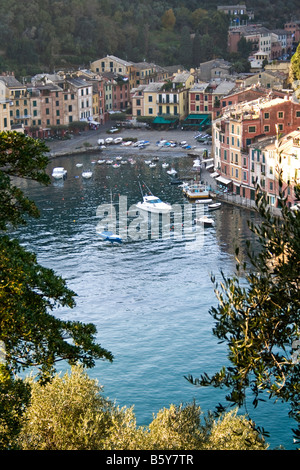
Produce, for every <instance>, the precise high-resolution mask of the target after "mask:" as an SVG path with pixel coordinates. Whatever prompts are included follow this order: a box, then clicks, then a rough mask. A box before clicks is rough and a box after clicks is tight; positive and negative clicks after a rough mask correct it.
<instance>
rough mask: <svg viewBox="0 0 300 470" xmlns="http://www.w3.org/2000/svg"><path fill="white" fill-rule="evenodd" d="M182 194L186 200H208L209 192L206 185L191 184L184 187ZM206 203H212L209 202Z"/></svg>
mask: <svg viewBox="0 0 300 470" xmlns="http://www.w3.org/2000/svg"><path fill="white" fill-rule="evenodd" d="M182 189H183V193H184V195H185V196H186V197H187V198H188V199H192V200H201V199H202V200H204V199H206V200H209V199H210V192H209V189H208V187H207V186H206V185H203V184H201V183H191V184H186V185H184V187H183V188H182ZM208 202H212V200H209V201H208Z"/></svg>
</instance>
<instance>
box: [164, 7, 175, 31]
mask: <svg viewBox="0 0 300 470" xmlns="http://www.w3.org/2000/svg"><path fill="white" fill-rule="evenodd" d="M175 23H176V17H175V15H174V11H173V10H172V8H170V9H169V10H166V11H165V13H164V14H163V16H162V18H161V24H162V26H163V28H166V29H168V30H170V31H173V29H174V26H175Z"/></svg>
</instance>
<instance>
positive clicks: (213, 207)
mask: <svg viewBox="0 0 300 470" xmlns="http://www.w3.org/2000/svg"><path fill="white" fill-rule="evenodd" d="M220 207H221V203H220V202H214V203H213V204H208V210H210V211H215V210H217V209H220Z"/></svg>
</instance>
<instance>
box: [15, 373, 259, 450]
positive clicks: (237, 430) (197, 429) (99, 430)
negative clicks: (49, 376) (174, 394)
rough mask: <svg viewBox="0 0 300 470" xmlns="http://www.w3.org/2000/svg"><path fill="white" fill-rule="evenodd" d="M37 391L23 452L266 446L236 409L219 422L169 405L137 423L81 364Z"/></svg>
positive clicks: (26, 420) (25, 424)
mask: <svg viewBox="0 0 300 470" xmlns="http://www.w3.org/2000/svg"><path fill="white" fill-rule="evenodd" d="M26 382H28V383H29V384H30V388H31V390H32V393H31V402H30V406H29V407H28V408H27V411H26V414H24V417H23V420H22V431H21V433H20V436H19V439H18V441H17V445H18V447H19V448H20V449H23V450H160V449H161V450H177V451H178V450H210V449H226V450H242V449H260V450H262V449H265V448H266V445H265V443H264V442H263V441H262V440H260V439H258V436H257V432H256V431H255V430H254V429H253V425H252V424H251V423H250V422H249V421H248V420H247V419H246V418H245V417H243V416H241V417H237V416H236V413H235V412H231V413H228V414H225V415H224V416H222V417H221V418H220V419H219V420H218V421H217V422H215V421H214V420H213V418H212V416H211V415H209V416H207V417H206V418H205V419H203V420H202V418H203V413H202V412H201V410H200V407H199V406H197V405H196V404H195V403H190V404H186V405H183V404H181V405H179V406H175V405H170V407H169V408H168V409H166V408H164V409H163V410H160V411H159V412H158V413H157V415H156V416H154V417H153V420H152V422H151V423H150V424H149V426H142V427H138V426H137V424H136V418H135V415H134V413H133V408H126V407H123V408H119V407H118V406H116V405H115V404H114V403H113V402H112V401H110V400H109V399H107V398H106V397H104V395H103V387H101V386H100V385H99V384H98V381H97V380H94V379H91V378H90V377H89V376H88V375H87V373H86V371H85V370H84V369H83V368H82V367H81V366H73V367H72V368H71V372H70V373H69V372H66V373H65V374H64V375H63V376H62V377H61V376H60V375H55V377H54V378H53V380H52V381H51V382H49V383H47V384H46V385H42V384H40V383H39V382H36V381H34V380H33V379H32V378H31V379H28V380H27V381H26Z"/></svg>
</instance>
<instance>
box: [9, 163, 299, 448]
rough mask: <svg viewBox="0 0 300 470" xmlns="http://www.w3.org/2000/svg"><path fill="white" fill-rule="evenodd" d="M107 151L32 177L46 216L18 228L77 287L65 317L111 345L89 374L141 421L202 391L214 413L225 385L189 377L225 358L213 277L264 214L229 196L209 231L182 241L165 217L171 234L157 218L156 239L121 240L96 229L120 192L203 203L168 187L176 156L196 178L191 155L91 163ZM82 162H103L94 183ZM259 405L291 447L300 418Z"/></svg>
mask: <svg viewBox="0 0 300 470" xmlns="http://www.w3.org/2000/svg"><path fill="white" fill-rule="evenodd" d="M97 158H103V155H101V157H99V155H98V156H97V155H94V156H93V155H84V156H83V155H82V156H80V157H79V156H76V157H69V158H67V157H65V158H61V159H56V160H55V161H53V162H51V165H49V174H51V171H52V168H53V167H54V166H64V167H65V168H66V169H67V170H68V178H67V179H66V180H65V181H61V182H54V183H53V184H52V185H51V186H50V187H47V188H41V187H39V186H37V185H36V184H34V183H26V186H25V187H23V188H24V189H25V190H26V191H27V192H28V194H29V195H30V196H31V197H32V198H33V199H34V200H35V201H36V203H37V204H38V207H39V208H40V211H41V217H40V218H39V219H38V220H34V221H30V223H29V224H28V226H27V227H25V228H22V229H20V231H19V233H18V236H19V237H20V239H21V241H22V243H24V244H25V245H26V246H27V247H28V248H29V249H31V250H32V251H34V252H36V253H37V256H38V261H39V262H40V263H41V264H42V265H44V266H47V267H50V268H52V269H54V271H55V272H56V273H57V274H59V275H61V276H62V277H63V278H65V279H66V280H67V282H68V286H69V287H70V288H71V289H73V290H74V291H75V292H76V293H77V299H76V302H77V305H76V307H75V308H74V309H72V310H70V309H63V308H61V309H58V310H57V312H56V314H57V315H59V316H62V317H64V318H67V319H72V320H80V321H82V322H92V323H94V324H95V325H96V326H97V331H98V341H99V342H100V343H101V345H102V346H103V347H105V348H106V349H108V350H110V351H111V352H112V353H113V355H114V357H115V359H114V362H113V363H112V364H110V363H107V362H104V361H99V363H98V364H97V366H96V367H95V368H94V369H93V370H91V371H90V372H89V375H90V376H92V377H94V378H97V379H98V381H99V383H100V384H101V385H103V386H104V394H105V395H106V396H108V397H109V398H111V399H112V400H116V403H117V404H119V405H120V406H125V405H126V406H132V405H134V410H135V415H136V417H137V422H138V424H149V422H150V421H151V420H152V418H153V413H157V412H158V411H159V410H160V409H162V408H164V407H168V406H169V405H170V404H171V403H174V404H179V403H181V402H183V403H185V402H189V401H191V400H193V399H195V400H196V401H197V402H198V403H199V404H200V405H201V407H202V409H203V410H204V411H207V410H213V409H214V407H215V406H216V405H217V404H218V403H219V402H222V403H225V400H224V397H225V392H223V391H220V390H215V389H212V388H201V389H200V388H196V387H194V386H192V385H191V384H189V383H188V382H187V380H185V378H184V376H186V375H189V374H192V375H193V376H194V377H199V376H200V374H202V373H204V372H207V373H213V372H216V371H218V370H219V369H220V368H221V367H222V366H223V365H224V364H226V363H227V357H226V354H227V352H226V349H225V346H224V345H222V344H218V342H217V340H216V338H215V337H214V336H213V335H212V328H213V319H212V318H211V316H210V315H209V309H210V307H211V306H212V305H216V298H215V294H214V286H213V284H212V282H211V278H210V275H211V273H213V274H215V275H216V277H218V276H220V270H221V269H222V270H223V271H224V272H225V273H226V274H228V275H230V274H232V273H233V271H234V268H235V260H234V249H235V246H236V245H237V244H241V245H243V243H244V242H245V240H246V239H247V238H249V237H250V238H251V237H252V234H251V233H250V232H249V230H248V227H247V220H249V219H255V214H254V213H253V212H249V211H247V210H242V209H239V208H237V207H233V206H230V205H226V204H223V205H222V208H221V210H219V211H215V212H214V213H212V214H211V216H212V217H213V218H214V220H215V225H214V226H213V227H212V228H208V229H205V230H204V231H203V230H202V231H201V230H200V235H197V233H198V232H196V234H195V232H194V230H195V227H189V230H188V237H186V238H184V237H181V236H177V237H175V238H174V237H172V235H171V233H172V230H171V228H172V227H171V226H170V228H169V225H168V224H167V225H166V226H165V231H164V234H165V236H164V238H163V239H162V238H159V237H157V236H156V235H155V234H153V232H151V230H152V227H151V230H150V233H149V232H147V233H148V235H147V238H146V237H145V236H144V235H145V233H144V232H143V233H142V236H141V237H140V239H135V240H127V241H125V242H124V243H123V244H122V245H111V244H109V243H107V242H103V241H102V240H100V238H99V236H98V235H97V233H96V227H97V225H98V223H99V217H97V215H96V214H97V209H98V208H99V207H100V209H101V208H102V205H103V204H110V201H111V194H112V199H113V206H114V208H115V209H116V211H117V212H118V209H119V205H118V203H119V201H120V200H122V201H123V202H122V204H124V201H126V205H127V209H129V208H132V206H133V205H134V204H135V203H137V202H138V201H140V200H141V192H140V187H139V181H142V184H143V183H146V184H147V186H148V187H149V188H150V189H151V191H152V192H153V193H154V194H155V195H157V196H159V197H160V198H161V199H162V200H163V201H165V202H169V203H171V204H172V205H175V204H177V205H178V206H182V207H183V208H184V209H183V210H186V211H187V213H188V214H190V213H191V212H190V211H191V210H192V207H193V206H192V205H191V204H188V203H187V201H186V200H185V199H184V197H183V194H182V190H181V188H179V187H178V186H176V185H172V184H170V177H169V176H168V175H167V173H166V170H165V169H163V168H162V167H161V163H162V161H169V163H170V164H171V163H173V164H174V166H175V168H176V169H177V170H178V171H179V175H181V176H186V175H187V174H190V169H191V167H192V164H193V160H192V159H191V158H189V157H184V158H181V157H176V158H174V160H170V159H168V157H165V158H164V159H162V158H161V159H160V161H159V162H158V163H157V166H156V168H153V169H151V168H149V167H148V166H147V165H146V164H145V163H144V160H145V158H143V157H142V156H141V155H139V156H138V157H136V156H135V157H134V158H135V159H136V164H135V165H130V164H127V165H121V166H120V168H118V169H114V168H113V167H111V166H108V165H98V164H97V163H92V160H93V159H96V160H97ZM77 162H83V163H84V168H88V167H89V168H92V169H93V172H94V174H93V178H92V179H91V180H86V181H84V180H83V179H82V178H81V171H82V169H78V168H77V167H76V163H77ZM205 178H206V179H207V180H209V178H210V177H209V176H208V175H205ZM23 184H24V183H23ZM121 197H122V198H123V199H120V198H121ZM201 206H202V205H201ZM202 209H203V206H202V207H201V209H199V210H200V211H201V210H202ZM100 212H101V210H100ZM123 217H125V218H126V223H127V225H128V226H130V227H131V228H133V229H134V228H135V227H137V222H136V219H135V218H134V216H133V217H131V218H130V217H128V216H127V213H126V212H125V213H124V212H123ZM178 223H179V222H178V220H177V228H178ZM168 230H169V232H168ZM138 233H139V232H138V230H136V231H135V234H136V238H138ZM155 233H156V234H157V232H155ZM178 233H179V232H178ZM195 241H196V242H197V243H196V244H195ZM249 406H250V405H249ZM250 411H251V414H252V416H254V418H255V421H256V424H257V425H258V426H261V427H264V428H265V429H266V430H267V431H269V432H270V434H271V437H270V439H269V442H270V445H271V447H272V448H274V447H275V446H278V445H280V444H282V445H284V446H285V447H286V448H287V449H292V448H293V444H292V433H291V430H290V429H291V427H292V424H291V422H290V420H289V419H288V418H287V410H286V408H285V407H284V406H281V405H279V404H277V405H276V406H274V405H272V404H271V403H268V402H267V403H265V404H263V405H262V406H258V408H257V409H255V410H252V409H251V408H250Z"/></svg>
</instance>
